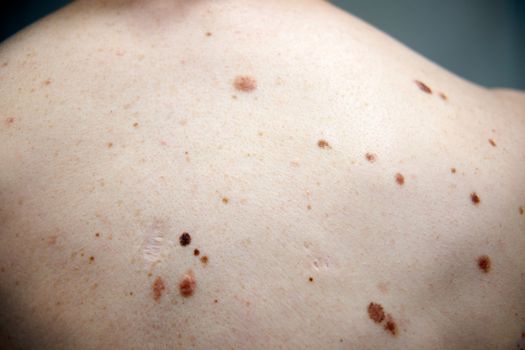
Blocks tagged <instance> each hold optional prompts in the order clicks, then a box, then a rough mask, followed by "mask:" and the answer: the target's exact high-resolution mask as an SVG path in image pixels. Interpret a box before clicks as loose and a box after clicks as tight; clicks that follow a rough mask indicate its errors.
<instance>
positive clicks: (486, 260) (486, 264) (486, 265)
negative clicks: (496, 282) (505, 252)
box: [478, 255, 492, 273]
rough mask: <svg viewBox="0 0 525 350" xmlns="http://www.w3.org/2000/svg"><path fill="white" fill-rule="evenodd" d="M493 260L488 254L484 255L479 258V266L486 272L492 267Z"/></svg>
mask: <svg viewBox="0 0 525 350" xmlns="http://www.w3.org/2000/svg"><path fill="white" fill-rule="evenodd" d="M491 265H492V263H491V261H490V257H489V256H488V255H482V256H480V257H479V258H478V267H479V268H480V269H481V270H482V271H483V272H484V273H488V272H489V271H490V268H491Z"/></svg>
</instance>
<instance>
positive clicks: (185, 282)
mask: <svg viewBox="0 0 525 350" xmlns="http://www.w3.org/2000/svg"><path fill="white" fill-rule="evenodd" d="M196 286H197V282H195V277H194V276H193V272H192V271H191V270H189V271H188V272H187V273H186V274H185V275H184V277H183V278H182V280H181V281H180V283H179V291H180V295H182V296H183V297H186V298H187V297H191V296H192V295H193V293H194V292H195V288H196Z"/></svg>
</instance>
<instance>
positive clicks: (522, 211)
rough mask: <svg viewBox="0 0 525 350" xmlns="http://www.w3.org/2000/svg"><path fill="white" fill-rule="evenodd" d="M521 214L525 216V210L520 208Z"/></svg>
mask: <svg viewBox="0 0 525 350" xmlns="http://www.w3.org/2000/svg"><path fill="white" fill-rule="evenodd" d="M519 212H520V215H523V213H525V210H523V207H520V209H519Z"/></svg>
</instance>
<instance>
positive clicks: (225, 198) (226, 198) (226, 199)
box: [222, 197, 230, 204]
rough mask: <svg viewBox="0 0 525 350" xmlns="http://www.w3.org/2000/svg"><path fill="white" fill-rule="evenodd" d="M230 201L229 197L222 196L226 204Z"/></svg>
mask: <svg viewBox="0 0 525 350" xmlns="http://www.w3.org/2000/svg"><path fill="white" fill-rule="evenodd" d="M229 201H230V200H229V199H228V197H223V198H222V202H223V203H224V204H228V202H229Z"/></svg>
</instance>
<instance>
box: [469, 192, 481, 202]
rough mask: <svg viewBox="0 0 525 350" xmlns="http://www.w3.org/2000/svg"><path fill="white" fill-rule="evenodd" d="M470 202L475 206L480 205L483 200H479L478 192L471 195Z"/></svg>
mask: <svg viewBox="0 0 525 350" xmlns="http://www.w3.org/2000/svg"><path fill="white" fill-rule="evenodd" d="M470 200H471V201H472V203H473V204H474V205H479V203H480V202H481V199H480V198H479V196H478V194H477V193H476V192H472V193H471V194H470Z"/></svg>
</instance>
